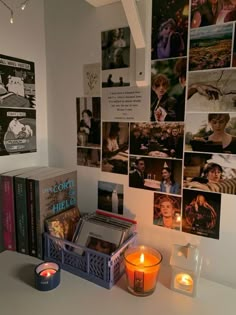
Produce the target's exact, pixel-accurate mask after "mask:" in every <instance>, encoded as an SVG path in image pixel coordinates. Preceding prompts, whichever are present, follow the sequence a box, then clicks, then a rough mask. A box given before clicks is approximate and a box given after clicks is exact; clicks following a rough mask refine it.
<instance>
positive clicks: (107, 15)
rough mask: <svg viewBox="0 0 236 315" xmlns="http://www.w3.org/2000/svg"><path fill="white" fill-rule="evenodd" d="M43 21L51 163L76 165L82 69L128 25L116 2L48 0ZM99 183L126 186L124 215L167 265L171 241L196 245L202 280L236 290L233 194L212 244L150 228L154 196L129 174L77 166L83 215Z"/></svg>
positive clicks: (226, 199)
mask: <svg viewBox="0 0 236 315" xmlns="http://www.w3.org/2000/svg"><path fill="white" fill-rule="evenodd" d="M143 1H145V0H141V1H140V2H141V3H142V2H143ZM146 1H147V2H149V0H146ZM149 3H150V2H149ZM45 18H46V45H47V47H46V48H47V74H48V119H49V127H48V131H49V134H48V138H49V162H50V164H55V165H58V166H74V165H76V136H77V135H76V106H75V99H76V97H80V96H83V94H82V93H83V92H82V66H83V64H86V63H95V62H100V56H101V52H100V33H101V31H103V30H108V29H112V28H116V27H119V26H126V25H127V21H126V18H125V15H124V12H123V8H122V6H121V4H120V3H116V4H113V5H109V6H106V7H102V8H99V9H95V8H93V7H92V6H90V5H89V4H87V3H86V2H85V1H83V0H46V1H45ZM24 57H25V56H24ZM98 180H104V181H111V182H118V183H122V184H124V187H125V207H126V210H125V213H126V214H127V215H129V216H130V217H133V216H136V219H137V221H138V232H139V239H140V241H141V242H142V243H145V244H149V245H151V246H154V247H156V248H159V249H160V250H161V251H162V253H163V255H164V262H165V263H168V261H169V255H170V248H171V245H172V244H173V243H179V244H186V243H187V242H192V243H194V244H198V245H199V247H200V250H201V253H202V254H203V256H204V263H203V271H202V276H204V277H206V278H209V279H213V280H215V281H218V282H222V283H226V284H229V285H231V286H234V287H235V288H236V272H235V270H234V268H235V266H236V252H235V250H234V248H235V240H236V229H235V222H236V209H235V202H236V197H235V196H229V195H227V196H226V195H223V196H222V213H221V226H220V240H213V239H208V238H203V237H198V236H193V235H190V234H187V233H182V232H177V231H172V230H168V229H164V228H161V227H157V226H154V225H153V224H152V216H153V193H152V192H149V191H142V190H138V191H137V190H135V189H132V188H129V187H128V177H127V176H122V175H116V174H115V175H114V174H110V173H102V172H101V171H100V170H98V169H92V168H87V167H78V199H79V207H80V209H81V210H82V211H89V212H90V211H95V210H96V207H97V181H98Z"/></svg>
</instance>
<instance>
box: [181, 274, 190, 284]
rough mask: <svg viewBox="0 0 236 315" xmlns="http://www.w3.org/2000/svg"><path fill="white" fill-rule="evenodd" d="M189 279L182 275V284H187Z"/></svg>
mask: <svg viewBox="0 0 236 315" xmlns="http://www.w3.org/2000/svg"><path fill="white" fill-rule="evenodd" d="M188 280H189V279H188V276H187V275H183V276H182V281H183V282H184V283H186V284H187V283H188V282H189V281H188Z"/></svg>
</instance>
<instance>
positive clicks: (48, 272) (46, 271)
mask: <svg viewBox="0 0 236 315" xmlns="http://www.w3.org/2000/svg"><path fill="white" fill-rule="evenodd" d="M55 273H56V270H55V269H51V268H48V269H44V270H43V271H41V272H40V274H39V275H40V276H42V277H50V276H52V275H54V274H55Z"/></svg>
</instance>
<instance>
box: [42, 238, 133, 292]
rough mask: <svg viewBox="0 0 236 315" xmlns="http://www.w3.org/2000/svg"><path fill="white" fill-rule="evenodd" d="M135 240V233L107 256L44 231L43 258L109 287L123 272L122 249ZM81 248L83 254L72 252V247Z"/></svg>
mask: <svg viewBox="0 0 236 315" xmlns="http://www.w3.org/2000/svg"><path fill="white" fill-rule="evenodd" d="M135 242H136V234H134V235H133V236H131V237H130V238H129V239H128V240H127V241H126V242H125V243H124V244H122V246H121V247H120V248H119V249H117V250H116V251H115V252H114V253H113V255H111V256H109V255H107V254H103V253H100V252H97V251H95V250H92V249H89V248H87V247H83V246H78V245H75V244H74V243H71V242H68V241H65V240H62V239H58V238H56V237H53V236H51V235H49V234H48V233H44V244H45V248H44V250H45V251H44V259H45V260H50V261H54V262H56V263H59V264H60V266H61V268H62V269H64V270H66V271H69V272H71V273H73V274H75V275H77V276H79V277H82V278H84V279H87V280H89V281H91V282H94V283H96V284H98V285H100V286H102V287H104V288H107V289H111V288H112V286H113V285H114V284H115V283H116V282H117V281H118V280H119V279H120V277H121V276H122V275H123V273H124V269H125V268H124V258H123V253H124V251H125V250H126V249H127V248H128V247H130V246H131V245H132V246H133V245H135ZM81 248H82V249H83V255H79V254H77V253H75V252H74V249H81Z"/></svg>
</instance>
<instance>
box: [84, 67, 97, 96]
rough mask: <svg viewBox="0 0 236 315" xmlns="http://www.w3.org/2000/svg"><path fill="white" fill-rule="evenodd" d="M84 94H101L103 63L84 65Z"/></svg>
mask: <svg viewBox="0 0 236 315" xmlns="http://www.w3.org/2000/svg"><path fill="white" fill-rule="evenodd" d="M83 82H84V96H91V97H99V96H101V64H100V63H92V64H86V65H83Z"/></svg>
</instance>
